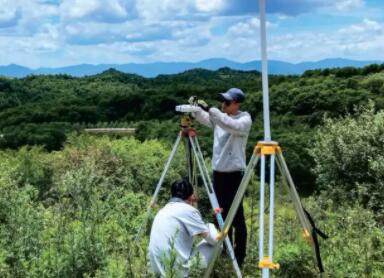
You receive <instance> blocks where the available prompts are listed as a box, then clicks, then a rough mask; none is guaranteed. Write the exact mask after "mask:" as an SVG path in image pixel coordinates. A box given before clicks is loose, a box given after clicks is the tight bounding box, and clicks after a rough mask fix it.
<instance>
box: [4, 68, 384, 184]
mask: <svg viewBox="0 0 384 278" xmlns="http://www.w3.org/2000/svg"><path fill="white" fill-rule="evenodd" d="M269 81H270V105H271V114H272V115H271V119H272V123H271V125H272V135H273V138H274V139H275V140H277V141H279V142H280V143H281V145H282V146H283V149H284V150H286V151H287V152H286V155H287V158H288V161H289V163H290V168H291V169H292V171H293V173H294V174H295V178H296V180H297V182H298V184H299V186H300V187H301V188H305V189H307V190H308V191H311V190H312V189H313V188H314V184H315V183H314V175H313V174H312V173H311V172H310V170H309V169H310V168H311V166H312V165H313V159H312V158H311V157H310V156H309V155H308V149H310V148H311V147H312V145H313V144H312V138H313V134H314V132H315V130H316V128H317V127H318V126H321V125H322V123H323V119H324V117H325V116H328V117H331V118H334V117H339V116H343V115H346V114H353V113H354V109H355V107H357V106H360V105H363V104H367V103H368V101H369V100H372V101H373V102H374V103H375V107H376V109H382V108H383V107H384V65H370V66H367V67H365V68H361V69H358V68H340V69H325V70H311V71H307V72H305V73H304V74H303V75H302V76H277V75H276V76H274V75H271V76H270V80H269ZM230 87H239V88H242V89H243V90H244V91H245V92H246V94H247V99H246V102H245V103H244V105H243V108H244V110H247V111H249V112H250V113H251V115H252V117H253V119H254V125H253V128H252V132H251V135H250V139H249V149H248V150H249V151H248V153H250V151H251V149H252V148H253V145H254V144H255V143H256V141H257V140H260V139H261V138H262V97H261V77H260V73H259V72H257V71H248V72H243V71H236V70H231V69H229V68H222V69H220V70H217V71H209V70H203V69H195V70H190V71H186V72H184V73H181V74H176V75H160V76H158V77H156V78H144V77H141V76H138V75H134V74H126V73H122V72H119V71H116V70H114V69H110V70H108V71H105V72H103V73H101V74H97V75H93V76H88V77H82V78H75V77H71V76H68V75H50V76H28V77H26V78H22V79H9V78H0V133H1V138H0V147H2V148H14V149H16V148H19V147H20V146H22V145H42V146H44V147H45V148H46V149H47V150H58V149H61V148H62V146H63V143H64V142H65V140H66V138H67V135H68V134H69V133H70V132H73V131H76V132H79V131H81V130H82V129H83V128H84V127H87V126H92V127H96V126H98V125H100V126H101V125H102V126H103V127H105V126H106V125H108V123H111V126H120V127H121V126H122V124H125V125H126V126H129V127H136V128H137V135H136V136H137V138H138V139H140V140H144V139H150V138H162V139H165V140H166V141H168V142H171V141H173V138H174V136H175V133H176V130H177V129H178V124H177V121H178V116H177V115H176V114H175V112H174V107H175V105H177V104H182V103H185V102H186V101H187V99H188V97H189V96H191V95H197V96H198V97H200V98H204V99H206V100H207V101H208V102H209V103H211V104H212V105H217V102H216V100H215V99H216V96H217V93H219V92H223V91H225V90H227V89H228V88H230ZM105 123H107V124H105ZM198 129H199V130H198V131H199V135H200V137H202V140H200V141H201V142H202V145H203V149H204V150H205V152H206V155H209V154H210V150H211V141H210V140H211V133H210V131H209V130H207V129H204V128H200V127H199V128H198Z"/></svg>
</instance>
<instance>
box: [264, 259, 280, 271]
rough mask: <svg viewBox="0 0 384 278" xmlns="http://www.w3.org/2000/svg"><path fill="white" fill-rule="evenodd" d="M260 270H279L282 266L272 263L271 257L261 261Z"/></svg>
mask: <svg viewBox="0 0 384 278" xmlns="http://www.w3.org/2000/svg"><path fill="white" fill-rule="evenodd" d="M259 268H268V269H279V268H280V265H279V264H278V263H273V262H271V260H270V259H269V257H264V258H263V259H261V260H260V261H259Z"/></svg>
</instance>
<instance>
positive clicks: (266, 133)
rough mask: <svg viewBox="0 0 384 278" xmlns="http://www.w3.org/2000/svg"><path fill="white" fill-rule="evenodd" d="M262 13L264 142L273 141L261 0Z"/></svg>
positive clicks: (265, 37)
mask: <svg viewBox="0 0 384 278" xmlns="http://www.w3.org/2000/svg"><path fill="white" fill-rule="evenodd" d="M259 11H260V41H261V77H262V85H263V120H264V140H265V141H271V128H270V120H269V92H268V63H267V34H266V28H265V0H259Z"/></svg>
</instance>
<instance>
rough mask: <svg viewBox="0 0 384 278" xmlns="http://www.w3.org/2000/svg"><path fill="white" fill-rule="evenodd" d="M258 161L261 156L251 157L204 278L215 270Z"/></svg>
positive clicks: (254, 155)
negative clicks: (223, 244)
mask: <svg viewBox="0 0 384 278" xmlns="http://www.w3.org/2000/svg"><path fill="white" fill-rule="evenodd" d="M258 160H259V156H258V155H257V154H253V155H252V157H251V160H250V161H249V163H248V166H247V168H246V170H245V173H244V176H243V179H242V180H241V183H240V186H239V189H238V190H237V193H236V196H235V198H234V200H233V203H232V206H231V208H230V209H229V212H228V215H227V218H226V219H225V222H224V227H223V230H222V236H221V237H220V238H219V241H218V242H217V243H216V246H215V249H214V251H213V254H212V257H211V261H210V262H209V264H208V267H207V270H206V271H205V273H204V278H208V277H209V276H210V274H211V272H212V270H213V266H214V265H215V262H216V259H217V256H218V254H219V249H220V244H221V243H222V242H223V240H224V239H225V236H226V235H227V233H228V229H229V227H230V226H231V225H232V222H233V219H234V218H235V214H236V212H237V209H238V208H239V205H240V203H241V200H242V199H243V196H244V193H245V190H246V189H247V186H248V184H249V181H250V179H251V176H252V173H253V170H254V168H255V166H256V164H257V162H258Z"/></svg>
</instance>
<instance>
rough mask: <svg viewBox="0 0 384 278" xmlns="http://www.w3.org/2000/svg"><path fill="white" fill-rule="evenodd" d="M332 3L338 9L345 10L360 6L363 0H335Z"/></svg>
mask: <svg viewBox="0 0 384 278" xmlns="http://www.w3.org/2000/svg"><path fill="white" fill-rule="evenodd" d="M333 5H334V6H335V8H336V9H337V10H338V11H342V12H347V11H350V10H353V9H357V8H361V7H362V6H363V5H364V1H363V0H335V1H333Z"/></svg>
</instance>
